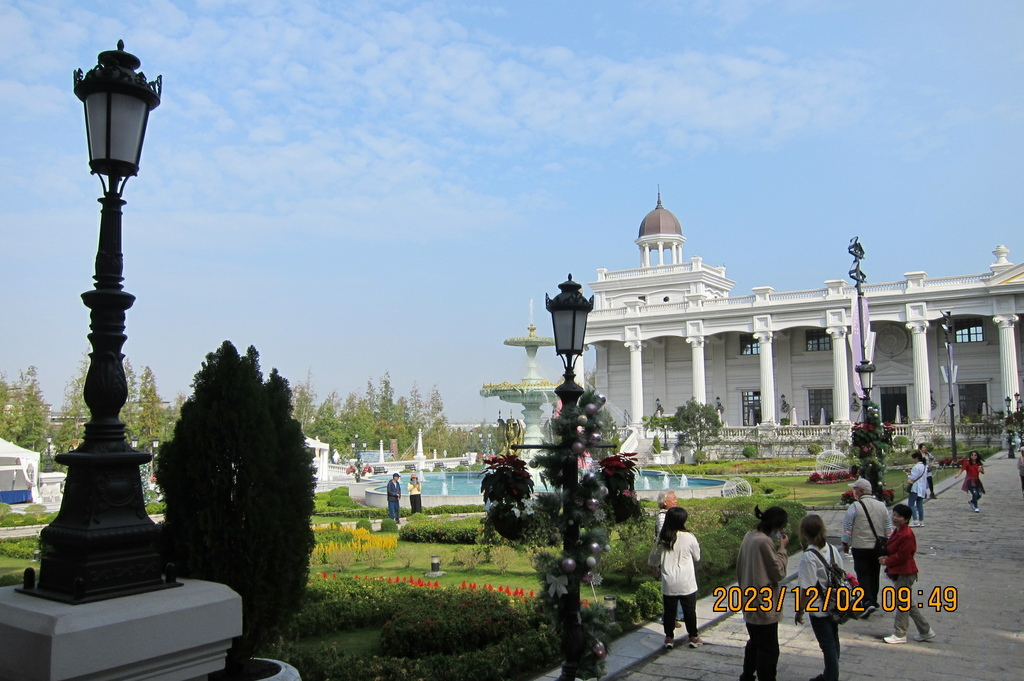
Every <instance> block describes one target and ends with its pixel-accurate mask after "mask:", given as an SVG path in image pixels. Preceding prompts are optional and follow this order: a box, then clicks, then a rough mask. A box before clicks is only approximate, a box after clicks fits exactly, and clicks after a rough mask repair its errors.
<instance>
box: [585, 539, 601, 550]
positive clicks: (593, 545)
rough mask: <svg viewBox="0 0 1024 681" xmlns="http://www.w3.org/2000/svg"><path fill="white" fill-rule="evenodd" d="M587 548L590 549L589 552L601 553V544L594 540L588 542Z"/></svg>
mask: <svg viewBox="0 0 1024 681" xmlns="http://www.w3.org/2000/svg"><path fill="white" fill-rule="evenodd" d="M587 548H588V549H590V552H591V553H601V545H600V544H598V543H597V542H596V541H592V542H590V545H589V546H587Z"/></svg>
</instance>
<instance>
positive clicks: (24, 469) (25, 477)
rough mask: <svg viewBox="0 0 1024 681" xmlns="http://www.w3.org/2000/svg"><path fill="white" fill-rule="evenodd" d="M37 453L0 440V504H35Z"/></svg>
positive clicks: (36, 497)
mask: <svg viewBox="0 0 1024 681" xmlns="http://www.w3.org/2000/svg"><path fill="white" fill-rule="evenodd" d="M38 471H39V453H38V452H32V451H29V450H27V449H24V448H22V447H19V446H18V445H16V444H14V443H13V442H8V441H7V440H4V439H3V438H0V502H3V503H6V504H16V503H22V502H37V501H39V499H38V490H37V486H36V480H37V473H38Z"/></svg>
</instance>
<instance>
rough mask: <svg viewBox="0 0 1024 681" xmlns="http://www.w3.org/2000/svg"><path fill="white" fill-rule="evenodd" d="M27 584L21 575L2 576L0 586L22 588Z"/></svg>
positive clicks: (0, 576)
mask: <svg viewBox="0 0 1024 681" xmlns="http://www.w3.org/2000/svg"><path fill="white" fill-rule="evenodd" d="M24 582H25V576H24V575H23V574H21V575H0V586H21V585H22V584H23V583H24Z"/></svg>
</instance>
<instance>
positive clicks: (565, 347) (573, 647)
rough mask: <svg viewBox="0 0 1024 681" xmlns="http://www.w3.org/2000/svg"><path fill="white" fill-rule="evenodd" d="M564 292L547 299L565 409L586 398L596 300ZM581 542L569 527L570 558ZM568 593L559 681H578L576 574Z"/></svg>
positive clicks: (567, 501) (569, 496) (574, 468)
mask: <svg viewBox="0 0 1024 681" xmlns="http://www.w3.org/2000/svg"><path fill="white" fill-rule="evenodd" d="M558 288H559V289H561V293H559V294H558V295H557V296H555V297H554V298H550V297H548V296H545V299H546V305H547V310H548V312H550V313H551V321H552V325H553V326H554V332H555V352H556V353H558V355H559V356H560V357H561V358H562V365H563V366H564V367H565V373H564V374H563V379H564V380H563V381H562V384H561V385H559V386H558V387H557V388H555V395H557V396H558V399H560V400H561V401H562V409H563V410H565V409H566V408H567V407H568V408H571V407H575V406H576V404H577V403H578V402H579V399H580V396H581V395H583V388H582V387H581V386H579V385H578V384H577V383H576V373H575V371H574V367H575V365H576V359H577V358H578V357H579V356H580V355H582V354H583V346H584V341H583V339H584V335H585V334H586V331H587V315H589V314H590V311H591V310H593V309H594V299H593V298H590V299H589V300H587V299H586V298H585V297H584V296H583V294H582V293H581V292H580V291H581V290H582V289H583V287H582V286H580V285H579V284H578V283H576V282H575V281H573V280H572V275H571V274H570V275H569V279H568V280H567V281H565V282H563V283H561V284H559V285H558ZM572 442H573V439H572V438H570V437H568V436H563V441H562V443H561V446H563V447H566V448H568V447H570V446H571V445H572ZM563 479H564V481H565V491H564V496H563V499H564V502H563V507H562V513H563V514H564V515H565V516H567V517H568V516H570V515H571V514H572V511H573V504H574V503H575V501H574V500H575V497H576V491H577V489H578V487H579V460H578V458H577V457H576V456H566V457H565V470H564V476H563ZM579 541H580V528H579V525H578V524H573V523H571V522H570V523H569V525H568V527H567V528H566V531H565V535H564V536H563V538H562V547H563V549H564V550H565V552H566V553H567V554H569V553H573V552H575V550H576V545H577V544H578V543H579ZM567 577H568V582H567V584H566V588H567V593H566V594H564V595H563V596H562V608H561V613H562V618H563V619H562V623H563V637H562V653H563V655H564V656H565V661H564V662H563V663H562V675H561V676H560V677H559V681H574V679H575V678H576V671H577V669H578V668H579V664H580V658H581V657H582V655H583V621H582V620H581V618H580V580H579V577H578V576H577V575H576V574H573V573H570V574H568V575H567Z"/></svg>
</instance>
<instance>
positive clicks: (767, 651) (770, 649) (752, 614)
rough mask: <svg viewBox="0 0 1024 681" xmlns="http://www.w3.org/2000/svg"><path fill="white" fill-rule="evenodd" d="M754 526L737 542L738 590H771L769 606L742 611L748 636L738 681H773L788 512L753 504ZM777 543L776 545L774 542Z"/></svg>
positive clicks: (782, 509) (780, 508) (777, 645)
mask: <svg viewBox="0 0 1024 681" xmlns="http://www.w3.org/2000/svg"><path fill="white" fill-rule="evenodd" d="M754 516H755V517H756V518H757V520H758V523H757V527H755V528H754V529H752V530H751V531H750V532H747V534H746V536H745V537H744V538H743V543H742V544H741V545H740V552H739V555H738V556H737V557H736V577H737V581H738V582H739V587H740V589H741V590H742V591H743V592H744V593H746V590H747V589H748V588H753V589H756V590H758V592H759V593H760V589H762V588H764V587H768V588H769V589H771V591H772V597H771V599H770V601H769V600H768V599H762V600H764V601H766V602H767V605H768V606H771V607H765V608H754V609H750V610H748V609H746V608H744V611H743V622H744V624H746V626H747V634H748V635H749V636H750V638H749V640H748V641H747V645H746V647H745V648H744V650H743V673H742V674H741V675H740V681H754V675H755V674H756V675H757V679H758V681H775V675H776V671H777V668H778V665H779V620H781V619H782V611H781V610H780V609H777V608H776V607H774V606H775V605H776V604H777V603H778V602H779V598H780V597H781V593H780V586H779V583H780V582H781V581H782V580H783V578H785V576H786V558H787V554H786V546H787V545H788V544H789V536H788V535H787V534H786V525H788V524H789V514H788V513H786V510H785V509H784V508H782V507H781V506H772V507H771V508H769V509H767V510H765V511H764V512H762V511H761V509H760V508H758V507H756V506H755V507H754ZM776 541H777V542H778V546H776V544H775V542H776Z"/></svg>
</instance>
